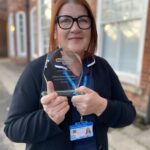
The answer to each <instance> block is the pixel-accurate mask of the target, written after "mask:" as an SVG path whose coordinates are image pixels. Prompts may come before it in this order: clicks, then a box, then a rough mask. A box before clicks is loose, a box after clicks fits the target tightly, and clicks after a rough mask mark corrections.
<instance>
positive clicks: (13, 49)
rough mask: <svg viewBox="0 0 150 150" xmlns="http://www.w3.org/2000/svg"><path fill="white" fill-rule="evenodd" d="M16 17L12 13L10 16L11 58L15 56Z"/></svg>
mask: <svg viewBox="0 0 150 150" xmlns="http://www.w3.org/2000/svg"><path fill="white" fill-rule="evenodd" d="M13 19H14V15H13V13H10V14H9V16H8V38H9V45H8V47H9V56H10V57H11V56H15V44H14V32H15V26H14V20H13Z"/></svg>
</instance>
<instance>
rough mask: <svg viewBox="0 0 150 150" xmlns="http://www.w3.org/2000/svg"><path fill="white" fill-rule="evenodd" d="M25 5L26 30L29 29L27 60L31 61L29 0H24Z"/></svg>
mask: <svg viewBox="0 0 150 150" xmlns="http://www.w3.org/2000/svg"><path fill="white" fill-rule="evenodd" d="M24 7H25V12H26V30H27V62H28V63H29V62H30V16H29V12H30V3H29V0H24Z"/></svg>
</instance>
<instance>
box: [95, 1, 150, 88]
mask: <svg viewBox="0 0 150 150" xmlns="http://www.w3.org/2000/svg"><path fill="white" fill-rule="evenodd" d="M97 2H98V4H97V27H98V28H97V29H98V35H99V37H100V38H99V39H98V50H97V53H96V54H97V55H99V56H102V40H103V38H101V37H103V32H102V25H103V23H104V22H102V20H101V16H102V15H101V13H102V12H101V11H102V1H97ZM142 3H143V2H142ZM148 3H149V0H144V12H143V16H142V20H141V22H142V25H141V32H140V33H141V36H140V39H139V41H140V45H139V57H138V62H137V63H138V64H137V66H138V73H137V74H130V73H125V72H117V71H116V72H117V75H118V76H119V78H120V80H121V81H122V82H126V83H130V84H134V85H139V84H140V78H141V73H142V72H141V71H142V63H143V55H144V43H145V32H146V23H147V15H148V6H149V5H148ZM134 19H136V18H134ZM118 21H119V20H118ZM109 23H111V22H109Z"/></svg>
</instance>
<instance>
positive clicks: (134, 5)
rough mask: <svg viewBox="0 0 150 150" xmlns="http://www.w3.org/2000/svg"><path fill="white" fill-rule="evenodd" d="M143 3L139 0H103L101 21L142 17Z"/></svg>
mask: <svg viewBox="0 0 150 150" xmlns="http://www.w3.org/2000/svg"><path fill="white" fill-rule="evenodd" d="M143 10H144V3H143V2H141V0H111V1H110V0H103V1H102V21H115V20H127V19H131V18H137V17H138V18H139V17H142V15H143Z"/></svg>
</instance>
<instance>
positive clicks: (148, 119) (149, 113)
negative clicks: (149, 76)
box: [146, 95, 150, 124]
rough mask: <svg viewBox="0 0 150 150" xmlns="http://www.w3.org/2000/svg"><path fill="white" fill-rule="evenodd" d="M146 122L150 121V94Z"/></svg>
mask: <svg viewBox="0 0 150 150" xmlns="http://www.w3.org/2000/svg"><path fill="white" fill-rule="evenodd" d="M146 123H147V124H149V123H150V95H149V97H148V107H147V114H146Z"/></svg>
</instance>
